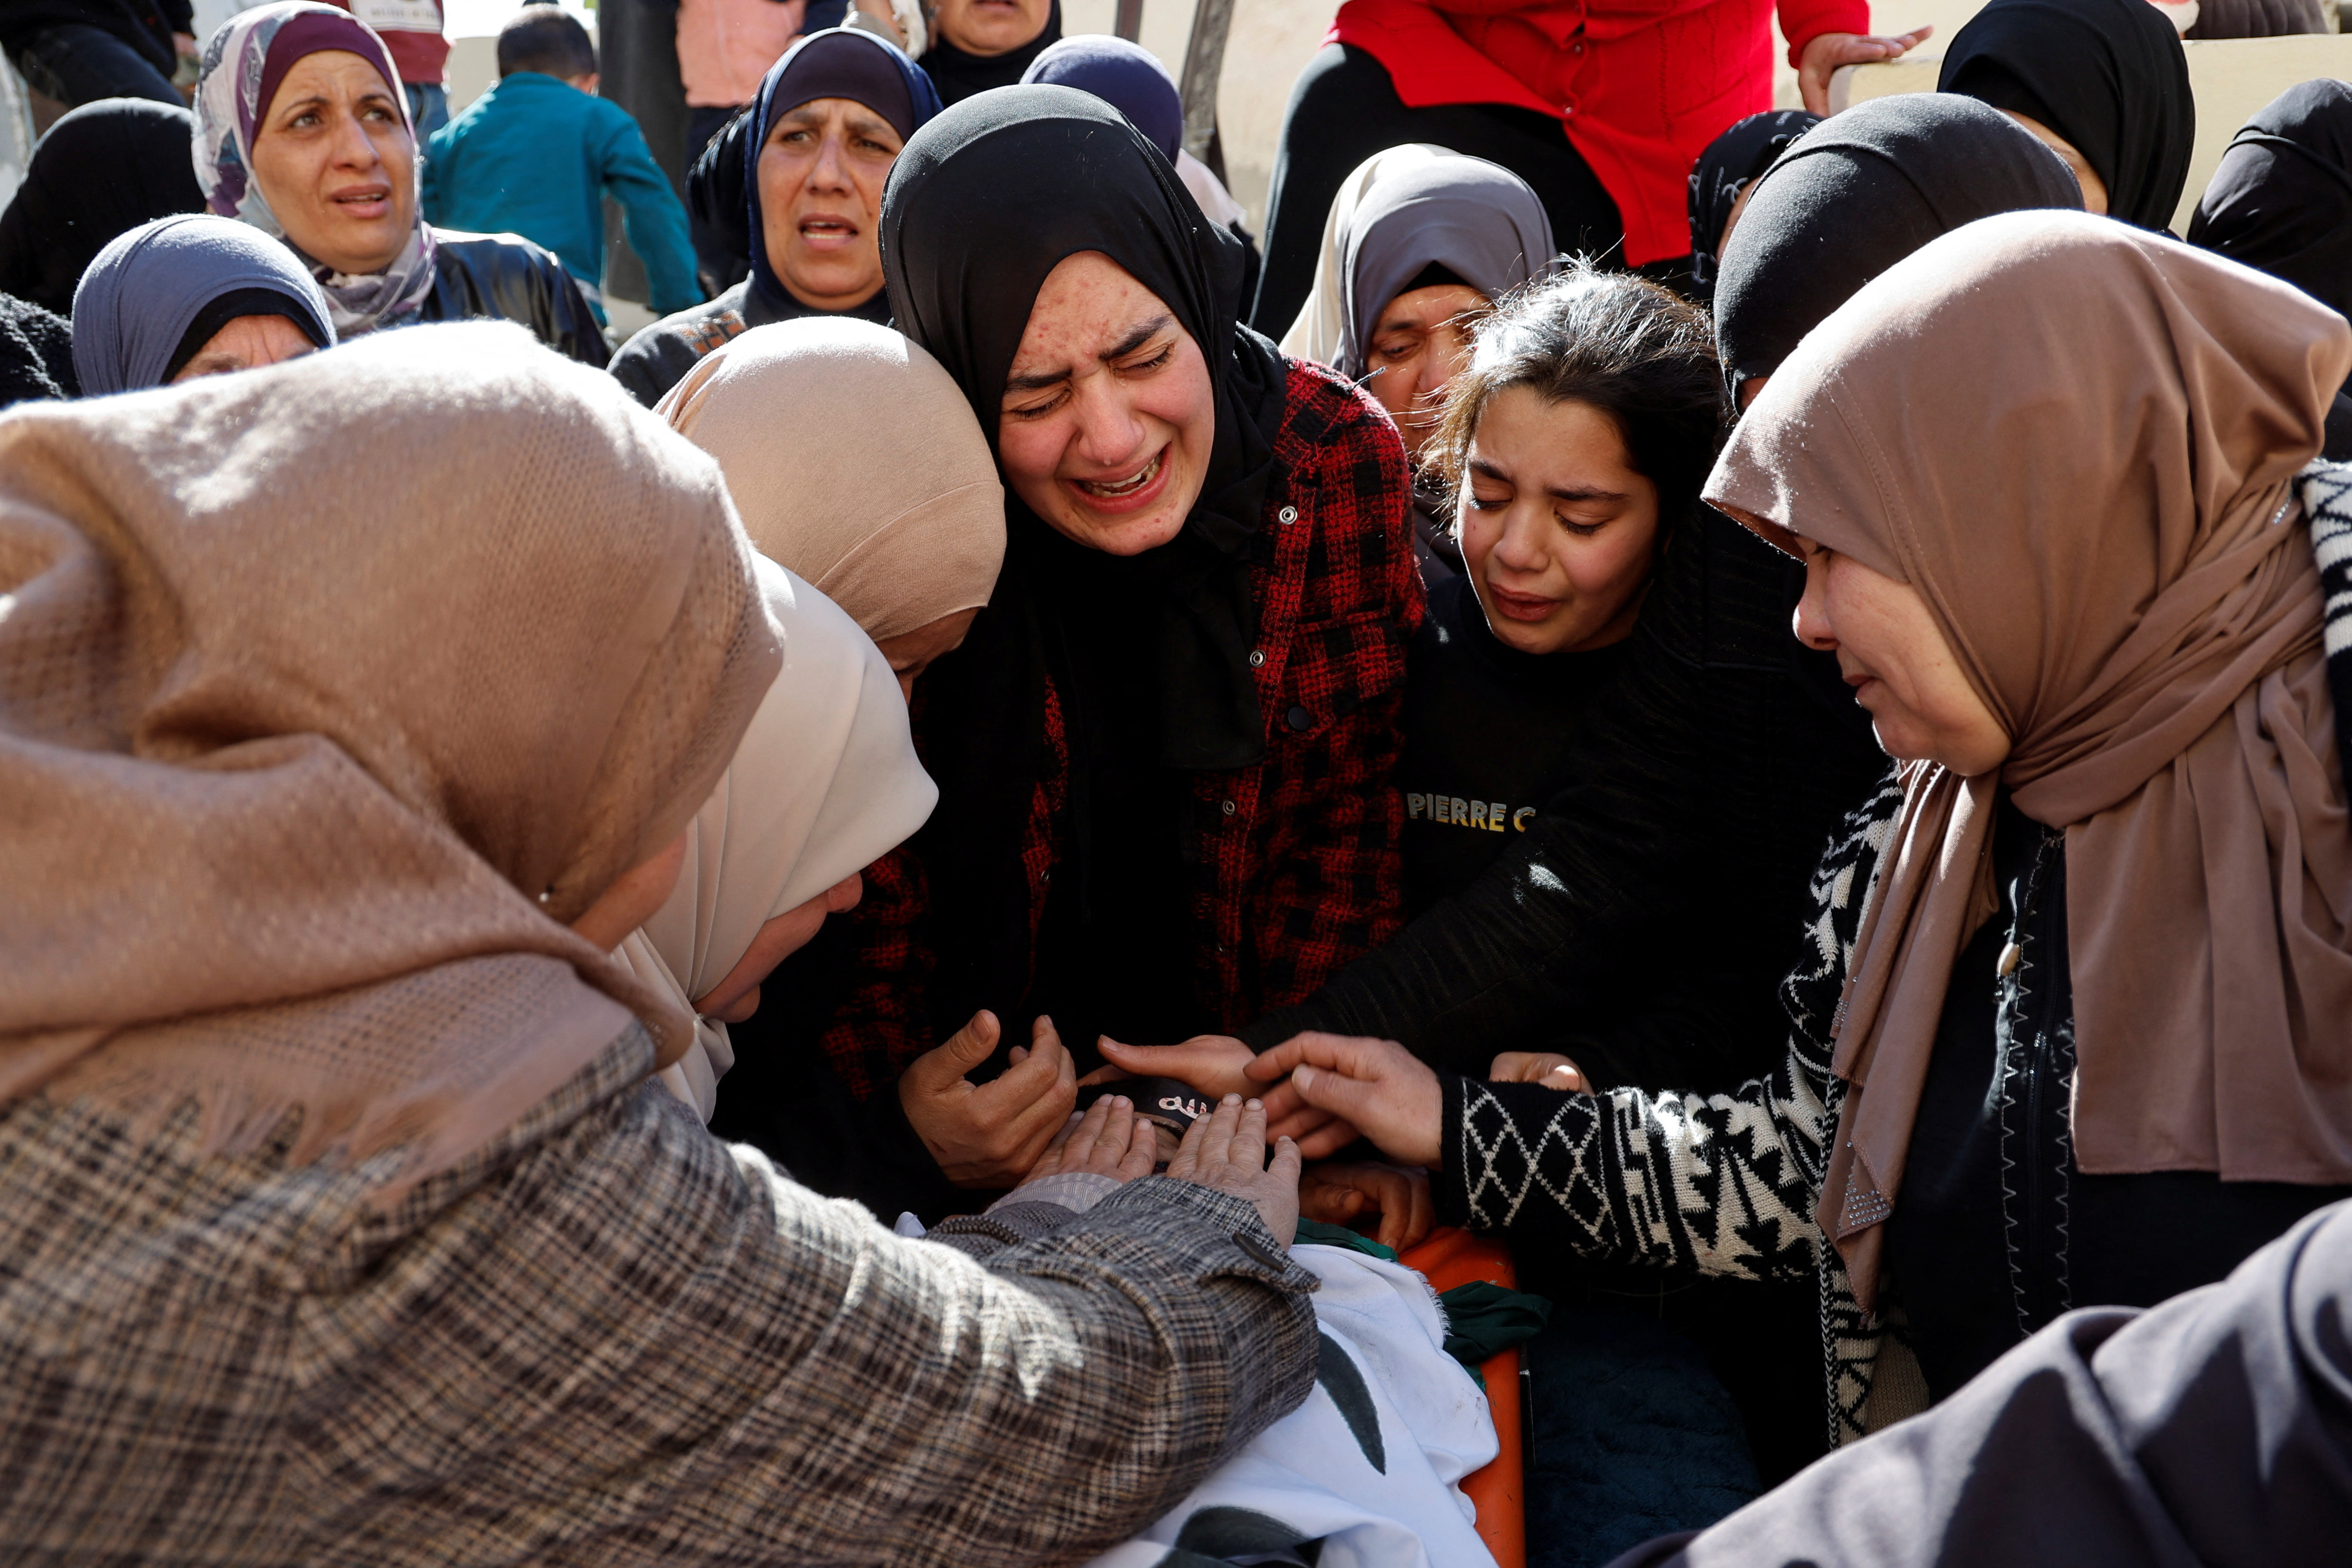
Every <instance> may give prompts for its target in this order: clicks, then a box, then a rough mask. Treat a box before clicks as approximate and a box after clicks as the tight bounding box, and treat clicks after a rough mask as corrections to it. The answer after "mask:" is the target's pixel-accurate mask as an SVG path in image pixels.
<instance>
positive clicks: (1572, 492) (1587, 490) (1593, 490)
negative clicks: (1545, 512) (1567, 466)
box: [1544, 485, 1625, 500]
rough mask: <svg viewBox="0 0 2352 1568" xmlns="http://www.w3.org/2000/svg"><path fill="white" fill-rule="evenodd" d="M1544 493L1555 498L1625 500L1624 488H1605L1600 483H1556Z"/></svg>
mask: <svg viewBox="0 0 2352 1568" xmlns="http://www.w3.org/2000/svg"><path fill="white" fill-rule="evenodd" d="M1544 493H1545V494H1546V495H1548V496H1549V497H1551V498H1552V500H1624V499H1625V492H1624V491H1623V490H1604V489H1601V487H1600V486H1599V485H1570V486H1567V487H1565V488H1563V487H1561V486H1559V485H1554V486H1552V487H1551V488H1550V489H1547V490H1546V491H1544Z"/></svg>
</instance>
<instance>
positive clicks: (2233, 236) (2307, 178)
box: [2189, 79, 2352, 458]
mask: <svg viewBox="0 0 2352 1568" xmlns="http://www.w3.org/2000/svg"><path fill="white" fill-rule="evenodd" d="M2189 244H2191V245H2201V246H2203V247H2205V248H2206V249H2208V250H2210V251H2213V252H2215V253H2216V254H2218V255H2221V256H2226V257H2228V258H2230V259H2231V260H2232V261H2237V262H2242V263H2243V264H2244V265H2246V266H2248V267H2252V268H2254V269H2256V270H2257V271H2261V272H2267V273H2269V274H2270V275H2271V276H2272V277H2273V278H2277V279H2283V280H2284V281H2286V282H2289V283H2292V284H2294V286H2295V287H2296V288H2298V289H2302V290H2303V291H2304V292H2305V293H2306V294H2308V295H2310V296H2311V297H2312V298H2313V299H2315V300H2318V301H2319V302H2320V303H2321V304H2323V305H2325V306H2326V307H2327V308H2328V309H2329V310H2334V311H2335V312H2336V314H2337V315H2339V316H2340V315H2352V84H2347V83H2345V82H2340V81H2335V80H2330V79H2320V80H2317V81H2306V82H2300V83H2297V84H2296V85H2295V86H2294V87H2291V88H2289V89H2286V91H2284V92H2283V93H2281V94H2280V95H2279V96H2278V97H2277V98H2276V99H2273V100H2272V101H2271V102H2270V103H2269V104H2268V105H2266V106H2265V107H2264V108H2263V110H2261V111H2260V112H2258V113H2257V114H2255V116H2254V117H2253V118H2252V120H2249V121H2246V124H2245V128H2244V129H2243V130H2242V131H2240V132H2238V134H2237V135H2236V136H2235V137H2234V138H2232V139H2231V142H2230V146H2229V150H2228V151H2227V152H2225V153H2222V154H2221V166H2220V167H2218V168H2216V169H2215V170H2214V171H2213V179H2212V182H2211V184H2208V185H2207V186H2206V187H2205V195H2203V197H2201V198H2200V200H2199V201H2198V203H2197V212H2196V216H2193V217H2191V218H2190V219H2189ZM2345 385H2346V388H2347V390H2352V378H2348V379H2347V381H2346V383H2345ZM2330 423H2331V425H2333V424H2334V421H2333V420H2332V419H2331V421H2330ZM2330 435H2331V438H2330V440H2329V442H2328V453H2327V455H2328V456H2329V457H2331V458H2333V457H2336V455H2337V453H2336V447H2337V443H2336V440H2335V439H2334V438H2333V431H2331V433H2330Z"/></svg>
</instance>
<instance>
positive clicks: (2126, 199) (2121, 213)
mask: <svg viewBox="0 0 2352 1568" xmlns="http://www.w3.org/2000/svg"><path fill="white" fill-rule="evenodd" d="M1936 89H1937V91H1938V92H1956V93H1959V94H1962V95H1964V96H1966V97H1969V98H1973V99H1978V100H1981V101H1983V102H1985V103H1989V104H1990V105H1991V106H1992V107H1993V108H1995V109H2000V110H2011V111H2014V112H2015V113H2019V114H2022V115H2025V116H2027V117H2028V118H2030V119H2033V120H2038V121H2041V122H2042V124H2044V125H2046V126H2048V127H2049V128H2050V129H2051V130H2053V131H2054V132H2057V133H2058V134H2059V135H2061V136H2063V137H2064V138H2065V139H2066V140H2067V141H2068V142H2071V143H2072V144H2073V145H2074V150H2075V151H2076V152H2077V153H2081V154H2082V155H2083V161H2084V163H2088V164H2090V165H2091V167H2092V168H2093V169H2094V170H2095V171H2097V173H2098V176H2099V178H2100V179H2101V180H2104V181H2105V182H2106V186H2107V216H2110V217H2116V218H2121V219H2122V220H2123V221H2124V222H2126V223H2128V224H2137V226H2140V227H2141V228H2154V229H2162V228H2167V227H2169V226H2171V223H2172V215H2173V212H2174V210H2175V209H2176V208H2178V207H2179V205H2180V191H2181V187H2182V186H2183V185H2184V184H2187V183H2188V179H2189V153H2190V152H2191V150H2192V147H2193V144H2194V143H2195V142H2196V139H2197V100H2196V98H2195V96H2194V95H2193V94H2192V93H2191V92H2190V91H2189V57H2188V56H2187V55H2186V54H2185V53H2183V52H2182V50H2181V47H2180V37H2179V35H2178V34H2177V33H2175V32H2174V31H2173V30H2172V24H2171V23H2169V22H2168V21H2166V20H2165V19H2164V17H2163V16H2160V15H2158V12H2157V11H2156V9H2155V8H2154V7H2153V6H2150V5H2147V3H2146V0H1991V4H1990V5H1987V6H1986V7H1985V8H1984V9H1983V10H1981V11H1979V12H1978V13H1977V14H1976V16H1973V17H1971V18H1970V19H1969V23H1968V25H1967V26H1963V27H1962V28H1961V29H1960V30H1959V32H1958V34H1956V35H1955V36H1954V37H1953V38H1952V44H1951V47H1950V48H1948V49H1947V50H1946V51H1945V52H1944V66H1943V69H1942V70H1941V71H1940V72H1938V73H1937V78H1936ZM1841 118H1843V117H1841ZM2074 205H2081V204H2080V203H2076V204H2074Z"/></svg>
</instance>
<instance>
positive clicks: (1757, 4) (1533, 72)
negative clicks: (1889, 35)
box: [1326, 0, 1870, 267]
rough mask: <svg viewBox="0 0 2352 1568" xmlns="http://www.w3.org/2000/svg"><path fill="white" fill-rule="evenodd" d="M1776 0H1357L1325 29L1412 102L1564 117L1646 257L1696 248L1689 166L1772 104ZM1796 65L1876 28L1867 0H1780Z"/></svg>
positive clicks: (1641, 258)
mask: <svg viewBox="0 0 2352 1568" xmlns="http://www.w3.org/2000/svg"><path fill="white" fill-rule="evenodd" d="M1772 11H1773V0H1348V3H1347V4H1346V5H1342V6H1340V7H1339V16H1338V17H1337V18H1335V19H1334V20H1333V21H1332V24H1331V31H1330V34H1329V36H1328V38H1327V40H1326V41H1327V42H1330V43H1340V44H1348V45H1350V46H1352V47H1356V48H1360V49H1362V50H1364V51H1365V52H1366V53H1368V54H1370V55H1371V56H1372V57H1373V58H1376V59H1378V60H1379V61H1380V62H1381V65H1383V66H1385V67H1387V68H1388V73H1389V76H1390V78H1391V79H1393V80H1394V81H1395V83H1396V89H1397V96H1398V97H1399V98H1402V100H1404V102H1405V104H1406V106H1407V107H1408V108H1412V109H1426V108H1428V107H1430V106H1431V105H1433V104H1440V103H1508V104H1514V105H1517V107H1519V108H1521V109H1532V110H1537V111H1538V112H1539V113H1543V114H1554V115H1558V116H1559V118H1560V121H1561V122H1562V124H1563V125H1564V126H1565V127H1566V129H1567V132H1568V139H1569V141H1570V142H1572V143H1574V144H1575V147H1576V150H1577V151H1578V152H1579V153H1582V154H1583V156H1584V161H1585V162H1586V163H1589V164H1591V166H1592V172H1593V173H1594V174H1596V175H1598V176H1600V180H1601V184H1602V185H1603V186H1605V187H1606V188H1607V189H1608V192H1609V195H1611V196H1612V198H1614V199H1615V201H1616V203H1617V211H1618V213H1619V215H1620V216H1622V217H1623V219H1624V220H1625V260H1626V261H1627V263H1628V264H1630V265H1632V266H1635V267H1639V266H1641V265H1642V264H1643V262H1648V261H1660V260H1664V259H1666V258H1670V257H1675V256H1685V255H1688V254H1689V252H1690V218H1689V208H1688V206H1687V205H1686V201H1687V195H1688V190H1689V180H1690V171H1691V165H1692V164H1693V163H1696V162H1698V155H1699V154H1700V153H1704V152H1705V151H1706V144H1707V143H1708V142H1712V141H1714V140H1715V139H1716V138H1717V136H1720V135H1722V134H1723V132H1725V131H1727V130H1728V129H1729V128H1730V126H1731V123H1732V122H1733V121H1736V120H1738V119H1741V118H1742V117H1744V116H1746V115H1750V114H1756V113H1759V112H1761V111H1762V110H1767V109H1769V108H1771V107H1772ZM1780 30H1781V31H1782V32H1783V33H1785V34H1787V35H1788V38H1789V59H1790V63H1791V64H1794V63H1795V62H1796V60H1797V58H1798V57H1799V56H1800V55H1801V53H1802V52H1803V51H1804V47H1805V46H1806V45H1807V44H1808V43H1810V42H1811V41H1812V40H1813V39H1814V38H1816V37H1820V36H1821V35H1822V34H1823V33H1866V32H1868V31H1869V30H1870V5H1869V0H1780Z"/></svg>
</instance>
